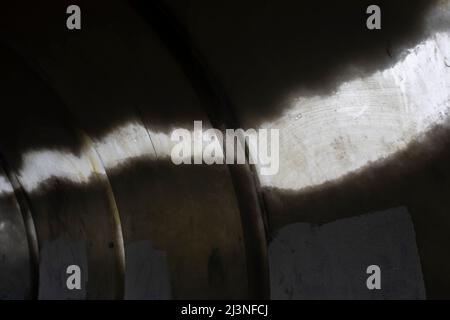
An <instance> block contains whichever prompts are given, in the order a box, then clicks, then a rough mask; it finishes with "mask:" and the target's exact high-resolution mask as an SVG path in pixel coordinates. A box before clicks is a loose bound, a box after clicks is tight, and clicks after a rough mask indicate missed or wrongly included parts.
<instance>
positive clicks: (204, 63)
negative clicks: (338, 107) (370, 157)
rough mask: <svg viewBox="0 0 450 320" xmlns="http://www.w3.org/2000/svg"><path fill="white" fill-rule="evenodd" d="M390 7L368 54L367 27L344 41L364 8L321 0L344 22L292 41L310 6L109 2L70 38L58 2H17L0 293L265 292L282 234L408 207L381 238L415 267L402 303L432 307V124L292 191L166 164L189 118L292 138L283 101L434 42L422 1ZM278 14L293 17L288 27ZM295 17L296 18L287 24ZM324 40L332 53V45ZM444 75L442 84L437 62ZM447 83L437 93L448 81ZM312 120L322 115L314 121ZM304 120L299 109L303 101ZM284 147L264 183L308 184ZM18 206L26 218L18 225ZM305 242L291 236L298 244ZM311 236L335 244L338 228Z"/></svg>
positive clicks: (10, 34)
mask: <svg viewBox="0 0 450 320" xmlns="http://www.w3.org/2000/svg"><path fill="white" fill-rule="evenodd" d="M394 3H395V4H393V5H389V4H388V3H386V4H385V6H386V7H387V10H386V11H387V17H388V19H387V21H388V24H387V26H388V27H387V28H386V29H387V30H386V31H384V33H381V34H379V35H375V36H373V38H371V39H370V40H372V41H371V42H370V43H371V44H370V45H369V46H368V48H365V47H364V48H363V46H362V44H363V43H366V41H367V39H365V38H364V37H365V36H367V34H366V33H364V32H362V33H359V31H357V32H353V31H352V32H350V33H349V30H353V28H354V27H355V26H356V23H358V24H359V20H358V22H355V19H356V18H355V17H357V16H359V15H357V13H358V12H359V11H355V10H359V9H360V8H363V7H364V5H365V4H366V3H365V2H364V1H361V3H360V4H359V5H358V6H357V7H355V8H356V9H354V8H353V7H343V8H335V7H334V6H333V5H331V6H330V7H329V8H328V9H329V10H328V11H326V12H325V16H326V17H329V15H332V17H335V15H334V13H335V12H336V10H338V12H342V14H343V15H345V14H346V15H348V17H350V19H349V21H350V22H348V25H347V24H345V25H344V26H343V27H342V29H341V30H340V31H339V29H336V28H332V27H333V25H334V24H336V23H338V21H339V19H338V18H337V17H338V16H339V15H336V17H335V18H333V19H331V16H330V17H329V18H330V19H329V20H330V21H329V22H328V24H325V25H324V26H319V25H316V24H314V26H315V28H316V29H317V30H318V34H319V37H317V38H315V36H313V35H309V33H305V32H304V31H306V32H309V31H307V30H308V28H307V25H306V24H307V23H311V20H310V19H306V17H305V16H304V14H305V12H306V13H308V12H309V13H311V12H313V13H314V12H316V11H317V7H316V5H313V4H309V3H307V2H299V3H297V4H294V2H289V1H287V2H286V3H282V4H277V3H275V2H270V1H269V2H267V3H266V4H264V5H263V4H260V3H259V2H258V3H256V2H255V3H251V2H248V3H247V4H241V3H236V2H226V3H225V2H223V3H221V4H220V5H214V6H212V5H211V4H207V3H206V2H203V1H185V2H170V1H169V2H166V1H162V2H160V3H159V4H150V5H149V4H145V3H143V2H139V1H131V2H126V1H113V2H108V5H107V7H108V11H107V13H105V9H104V8H105V5H106V4H101V3H97V2H96V3H90V2H86V1H81V2H80V6H81V7H82V9H83V12H86V14H83V28H82V30H80V31H79V32H78V31H77V32H68V31H67V29H65V28H63V27H60V25H62V26H64V19H65V16H64V15H61V14H60V13H61V12H65V8H66V7H67V5H68V4H69V3H68V2H67V3H66V2H65V1H62V2H61V3H59V4H57V5H55V4H52V5H50V4H39V5H37V4H30V6H31V7H32V8H33V10H28V11H27V12H22V11H20V6H19V5H16V4H8V5H7V6H6V9H5V10H4V11H3V13H4V17H2V29H1V39H2V40H1V45H2V49H1V56H2V61H7V62H8V63H5V66H4V68H3V69H2V70H4V72H3V74H2V89H1V90H2V99H3V103H2V104H4V105H5V110H4V114H3V115H2V117H1V119H0V121H1V129H0V130H1V138H0V153H1V156H2V160H3V161H4V162H5V163H6V164H7V166H8V169H6V170H7V171H8V172H9V173H8V172H7V173H5V174H3V173H1V175H0V197H1V199H0V201H1V206H2V208H3V209H2V210H1V211H0V213H1V215H2V224H0V226H3V227H2V228H5V229H4V230H7V232H5V233H2V236H5V237H7V239H5V240H4V241H2V245H3V247H2V250H3V251H2V252H6V255H4V256H5V257H6V256H8V257H7V259H6V258H4V260H3V262H2V264H1V265H0V266H1V268H2V270H5V272H8V273H9V272H10V270H12V269H14V268H16V267H15V266H19V267H18V268H17V270H16V271H15V272H14V275H15V276H14V277H12V278H11V279H8V280H6V279H3V278H2V281H0V283H1V284H2V290H1V291H2V292H6V294H4V295H2V297H3V298H41V299H54V298H78V299H99V298H102V299H121V298H126V299H167V298H268V297H270V296H272V297H273V298H276V297H277V295H274V288H276V289H277V290H278V289H280V288H279V287H276V286H275V285H274V283H273V279H276V277H277V275H279V274H277V273H274V272H276V270H277V268H278V267H279V265H275V266H274V265H273V264H272V263H273V259H274V257H277V254H279V253H280V251H276V250H275V251H274V249H273V248H275V247H276V245H279V243H280V241H285V238H284V237H286V233H283V232H284V231H283V230H285V229H283V227H285V226H287V225H291V224H293V223H313V224H317V223H319V224H322V223H329V222H332V221H334V220H339V219H342V218H345V217H352V216H359V215H362V214H365V213H367V212H373V211H378V210H387V209H389V208H393V207H397V206H406V208H407V211H408V212H409V214H410V215H409V214H408V215H407V216H406V218H405V220H402V219H403V218H404V215H403V213H401V214H400V215H399V218H398V220H395V219H394V218H392V219H394V220H393V221H394V222H395V223H398V224H399V228H404V227H405V226H406V227H405V229H404V230H406V231H404V233H403V234H405V235H406V236H405V237H404V238H400V239H398V238H392V239H391V240H392V241H398V243H400V244H406V246H407V248H408V250H407V252H409V253H408V254H407V255H406V256H405V257H406V258H404V259H403V260H401V262H402V263H405V261H406V263H407V264H408V265H409V264H413V265H414V266H416V265H418V266H419V267H418V268H412V269H414V270H413V271H411V272H412V274H414V275H415V276H416V275H417V277H418V280H417V283H418V284H417V285H415V284H414V285H415V287H414V288H415V290H416V289H417V288H419V289H417V290H418V291H415V292H416V293H417V294H415V295H413V297H415V298H423V297H424V289H423V290H422V289H421V285H420V284H421V283H422V281H425V285H426V290H427V296H428V297H446V296H448V288H449V285H448V284H449V282H448V281H449V279H448V277H447V276H446V274H445V272H444V270H445V266H446V265H447V263H448V259H447V258H445V257H443V255H445V254H444V252H445V250H446V248H447V245H448V244H449V243H450V241H449V240H448V239H447V238H448V237H447V236H446V234H447V232H446V230H447V226H448V223H447V221H448V219H447V218H446V216H445V213H446V212H447V208H448V206H447V204H446V201H444V199H445V198H446V194H447V191H448V183H447V181H448V179H447V177H448V173H447V172H448V171H447V167H446V165H445V163H446V159H448V158H447V153H446V151H445V150H446V149H445V147H446V146H448V143H447V142H448V135H447V131H446V129H445V127H444V128H437V129H435V131H436V132H434V131H433V132H431V133H430V134H431V135H432V137H434V136H435V137H438V142H439V143H435V144H431V146H429V144H424V143H422V144H421V143H420V141H419V142H418V144H417V146H416V145H415V144H414V143H415V142H414V141H413V142H412V146H410V147H409V148H406V149H405V150H406V151H402V152H398V153H396V154H395V155H394V156H393V157H392V159H390V158H389V159H387V161H384V162H381V163H379V164H376V165H373V166H368V168H364V169H363V170H360V171H356V172H350V174H348V175H346V176H344V177H343V178H342V179H337V180H335V181H327V182H326V183H324V184H323V185H319V186H313V187H312V188H305V189H298V190H296V189H295V188H294V189H293V190H284V189H283V188H276V186H277V184H276V183H275V187H274V185H271V184H270V183H269V184H267V183H265V180H264V179H263V177H261V176H258V175H257V172H258V171H257V169H258V168H255V167H252V166H248V165H245V166H204V165H202V166H174V165H173V164H172V163H171V162H170V149H171V143H172V142H171V141H170V139H169V136H170V133H171V131H172V130H173V129H174V128H177V127H186V128H191V127H192V124H193V121H194V120H202V121H203V124H204V126H206V127H210V126H212V127H216V128H220V129H224V128H228V127H231V128H234V127H241V126H242V127H244V128H247V127H256V128H258V127H263V126H264V123H267V122H268V121H269V122H270V121H275V124H276V126H277V127H280V129H281V130H282V132H283V130H284V132H285V134H286V135H287V136H289V135H292V136H295V134H296V133H298V132H297V131H298V129H295V125H296V123H297V122H298V119H295V118H289V117H288V120H287V121H286V122H284V123H283V122H280V120H279V119H280V118H281V115H283V113H284V112H286V111H287V112H288V114H289V112H290V111H289V110H290V108H289V106H290V104H289V103H286V102H285V100H284V98H283V97H289V98H290V97H292V96H293V95H299V96H301V97H310V96H319V97H320V96H321V95H323V96H326V95H330V94H332V93H333V90H335V89H336V88H339V86H340V84H341V83H346V82H348V81H351V80H352V79H354V78H358V77H364V76H370V75H371V74H373V73H375V72H376V71H377V70H384V69H386V68H389V67H391V66H392V65H395V63H397V62H398V61H400V60H401V58H402V53H403V52H404V51H405V50H406V49H408V48H411V47H414V46H415V45H416V44H417V43H420V42H421V41H423V40H425V39H426V38H427V36H428V35H429V34H433V32H443V31H442V30H444V31H445V30H446V29H445V28H444V27H443V26H442V24H439V23H438V24H437V25H433V26H428V25H426V24H425V26H424V24H423V23H422V22H423V21H424V18H423V17H424V16H425V13H426V12H428V10H429V9H430V7H432V6H433V5H434V4H431V2H430V4H425V2H423V1H417V3H414V4H412V5H411V6H406V5H405V6H403V7H402V5H404V3H402V1H398V2H394ZM439 5H442V4H439ZM405 8H406V9H405ZM443 8H444V7H443ZM334 9H336V10H334ZM346 10H349V12H347V13H344V12H345V11H346ZM19 11H20V12H21V14H20V16H22V17H23V19H22V20H21V19H17V16H18V12H19ZM287 12H291V13H294V12H300V13H301V15H300V17H297V18H296V19H292V20H289V19H287V18H286V16H285V14H286V13H287ZM332 12H334V13H333V14H332ZM87 13H88V14H87ZM394 16H395V17H396V19H395V21H396V22H395V23H394V24H389V21H390V22H391V23H392V21H393V17H394ZM42 17H46V19H45V20H44V21H43V20H42ZM269 17H272V18H273V19H272V20H271V19H268V18H269ZM302 17H303V18H302ZM335 19H337V20H335ZM405 19H410V20H409V25H408V28H406V29H405V28H404V26H403V24H402V22H404V21H405ZM280 20H281V21H282V23H280ZM298 21H303V22H301V23H300V26H298V25H297V26H295V25H296V23H298ZM322 21H323V20H322ZM294 22H295V23H294ZM444 22H445V20H444ZM330 28H331V29H332V30H333V31H332V32H331V35H330V34H327V32H330V31H329V30H330ZM360 29H361V28H360V27H358V28H355V30H360ZM299 30H304V31H303V32H299ZM319 31H320V32H319ZM322 35H323V36H325V37H326V38H325V39H324V38H322ZM330 36H332V37H333V38H336V39H341V42H342V43H341V44H338V43H335V41H328V42H327V41H326V39H330ZM324 43H326V45H325V44H324ZM353 43H354V44H353ZM351 44H353V45H351ZM387 44H389V46H387ZM386 46H387V47H388V49H386ZM305 48H308V49H306V50H305ZM386 50H387V51H386ZM312 55H316V56H317V57H313V56H312ZM323 61H327V62H326V63H325V62H323ZM368 61H370V62H368ZM312 62H313V63H312ZM322 62H323V63H322ZM354 66H358V68H356V71H355V68H354ZM439 68H440V69H439V70H440V71H442V72H443V74H444V75H448V71H446V70H448V69H446V67H445V64H444V65H440V67H439ZM335 75H338V76H335ZM445 79H448V78H444V79H443V81H447V80H445ZM443 88H444V89H443V90H444V91H445V90H447V93H448V82H444V84H443ZM351 90H353V89H350V91H351ZM392 90H397V89H396V88H395V86H394V89H392ZM294 93H295V94H294ZM382 94H385V91H382ZM368 95H372V92H370V93H368ZM288 100H289V99H288ZM289 101H290V100H289ZM395 103H397V102H395ZM444 103H447V105H448V101H447V102H444ZM318 108H320V103H319V104H318V106H316V107H314V108H312V111H311V113H314V112H315V111H316V110H317V109H318ZM299 110H301V111H300V112H304V111H303V110H305V107H304V105H302V104H301V103H300V104H299ZM318 119H319V120H317V121H321V119H322V118H318ZM313 120H314V119H312V120H311V121H313ZM277 121H278V122H277ZM297 124H298V123H297ZM368 125H369V126H370V123H369V124H368ZM297 128H298V127H297ZM296 130H297V131H296ZM356 134H359V133H356ZM317 136H318V137H323V136H324V135H323V134H320V135H317ZM303 138H305V137H303ZM283 143H284V145H285V148H287V150H288V151H290V152H291V153H289V152H286V153H284V154H282V155H281V157H282V158H281V164H280V165H281V167H282V170H281V174H279V175H278V176H276V177H275V178H274V180H275V181H281V183H282V182H283V181H284V179H289V178H290V177H289V175H291V174H292V173H296V175H295V174H294V175H293V176H296V177H301V175H302V174H305V175H308V174H310V172H311V171H310V170H307V169H305V167H304V166H303V165H302V164H300V165H299V163H300V162H298V161H297V162H296V159H297V157H298V154H296V152H297V153H298V152H300V151H298V148H297V149H296V147H298V145H296V143H297V142H296V141H293V140H290V139H287V140H285V141H284V142H283ZM304 143H306V142H304ZM343 143H344V144H345V141H344V142H343ZM305 148H310V147H309V146H308V145H306V146H305ZM345 152H346V155H347V156H348V155H351V154H352V152H351V150H350V151H349V150H346V151H345ZM283 156H284V157H285V158H284V159H283ZM355 156H357V154H356V153H355ZM316 161H317V159H316ZM312 162H314V161H312ZM283 172H284V173H283ZM286 172H287V173H288V174H287V175H286V176H282V175H283V174H285V173H286ZM304 172H305V173H304ZM8 175H9V176H8ZM12 177H13V178H12ZM11 179H15V181H16V182H15V183H13V182H11ZM277 179H278V180H277ZM298 181H301V178H297V182H298ZM424 190H426V192H425V191H424ZM11 191H12V192H11ZM416 194H421V195H422V197H423V199H425V200H418V199H417V197H416ZM19 198H20V199H19ZM28 210H29V212H31V216H32V220H33V221H32V224H30V223H29V221H28V223H27V224H24V221H26V222H27V220H26V219H27V214H24V211H28ZM394 211H395V210H394ZM393 216H395V215H393ZM23 217H25V220H24V218H23ZM383 217H384V215H383ZM380 219H381V218H380ZM383 219H384V218H383ZM411 219H412V221H413V222H414V227H413V228H412V229H411V228H410V227H411V225H410V220H411ZM368 221H369V220H368ZM373 221H375V222H376V221H377V220H376V219H375V220H373ZM378 222H379V221H378ZM394 222H393V223H394ZM352 223H353V222H352ZM335 228H341V227H339V226H338V227H335ZM349 228H350V229H349V230H351V227H349ZM430 228H433V230H435V232H430V231H429V230H430ZM343 229H345V228H343ZM414 229H415V231H416V233H417V238H415V237H416V235H415V234H414ZM286 230H287V229H286ZM302 230H303V231H302ZM308 230H309V229H308V227H305V226H304V225H303V226H299V229H298V230H297V231H296V232H297V233H298V234H306V235H307V234H308V232H309V231H308ZM321 230H328V231H321V232H323V233H324V234H326V233H327V232H328V234H330V233H331V234H333V232H331V231H329V230H333V226H328V227H325V228H324V229H321ZM380 230H381V231H380V232H383V230H384V229H380ZM411 230H412V231H411ZM291 232H292V231H291ZM393 232H394V233H395V231H393ZM294 233H295V232H294ZM287 234H288V235H289V232H288V233H287ZM34 235H35V237H36V240H35V241H34V240H33V237H34ZM333 237H337V238H339V235H336V234H334V235H333ZM318 238H320V237H318ZM352 239H353V238H352ZM374 239H375V238H374ZM297 240H298V239H297ZM297 240H295V241H297ZM295 241H294V242H295ZM308 241H312V240H310V239H309V240H308ZM314 241H317V240H314ZM352 241H354V239H353V240H352ZM373 241H375V242H376V241H377V240H376V239H375V240H373ZM415 241H417V246H418V251H417V250H416V243H415ZM375 242H374V243H375ZM269 243H270V245H269ZM273 243H275V247H274V245H273ZM288 243H289V241H288ZM367 243H368V244H369V246H370V245H372V244H371V242H370V241H368V242H367ZM36 245H38V249H36V248H33V246H36ZM289 245H291V244H289ZM325 247H326V246H325ZM14 248H17V250H16V249H14ZM436 248H438V253H435V252H433V250H435V249H436ZM297 249H298V248H297ZM267 251H269V252H267ZM369 251H370V250H369ZM393 251H394V250H393ZM274 252H275V253H274ZM305 252H308V251H305ZM314 252H316V251H314ZM319 252H320V250H319ZM269 254H270V255H272V256H270V255H269ZM374 254H375V255H376V254H378V251H376V250H375V251H374ZM392 254H393V256H390V255H389V254H386V256H385V258H386V259H387V260H388V262H393V263H394V262H396V261H397V260H395V259H394V258H392V257H394V256H395V255H396V254H397V253H395V252H394V253H392ZM37 255H38V256H39V261H38V262H37V261H36V260H37V259H36V257H35V256H37ZM306 256H307V254H306ZM418 256H420V259H421V260H420V261H418V260H417V259H416V258H417V257H418ZM317 257H318V259H321V258H320V254H317ZM391 258H392V259H393V260H389V259H391ZM286 259H287V260H289V259H291V258H286ZM292 259H294V260H292V261H298V260H296V259H298V258H296V256H294V258H292ZM405 259H406V260H405ZM281 260H282V259H280V261H281ZM287 260H286V261H287ZM289 261H290V260H289ZM292 261H291V263H294V262H292ZM330 261H331V262H328V263H329V264H331V265H332V264H333V262H332V260H330ZM37 263H38V265H37ZM72 263H75V264H78V265H80V266H81V267H82V271H83V274H85V275H86V276H85V277H84V278H83V288H84V289H83V290H81V291H76V292H68V291H67V290H66V289H65V278H66V273H65V268H64V266H66V265H68V264H72ZM269 263H271V270H270V272H271V273H270V274H269ZM394 264H395V263H394ZM420 265H421V266H422V268H421V267H420ZM299 268H300V269H301V268H302V266H301V265H299ZM342 268H349V267H348V266H345V265H344V266H341V269H342ZM394 268H395V265H394ZM302 270H303V269H302ZM422 270H423V272H424V279H423V280H422V279H421V277H420V275H421V272H422ZM2 274H5V273H3V272H2ZM305 274H307V273H305ZM408 274H409V275H410V274H411V273H408ZM343 278H345V276H343ZM419 278H420V279H419ZM271 281H272V293H270V292H269V283H270V282H271ZM3 284H4V285H3ZM84 284H85V285H84ZM303 285H304V284H302V283H300V284H299V287H300V289H298V290H300V294H299V295H298V294H297V295H288V296H287V297H291V298H295V297H297V298H299V297H308V294H307V293H308V292H311V291H308V290H307V289H305V290H306V293H305V292H302V288H303V287H302V286H303ZM296 290H297V289H296ZM315 292H316V293H317V291H315ZM338 292H339V291H338ZM317 294H318V296H317V297H321V295H320V292H318V293H317ZM278 296H280V295H278ZM281 296H283V294H281ZM309 296H314V295H309ZM338 297H339V296H338ZM349 297H352V296H349ZM353 297H355V296H353ZM356 297H358V295H356ZM390 297H394V298H395V297H396V296H395V294H394V295H393V296H390Z"/></svg>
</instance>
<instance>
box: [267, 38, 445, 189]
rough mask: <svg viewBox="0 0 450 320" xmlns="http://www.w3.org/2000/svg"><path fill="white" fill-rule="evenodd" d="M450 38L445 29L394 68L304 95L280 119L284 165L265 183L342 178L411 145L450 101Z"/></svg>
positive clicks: (296, 184)
mask: <svg viewBox="0 0 450 320" xmlns="http://www.w3.org/2000/svg"><path fill="white" fill-rule="evenodd" d="M449 54H450V38H449V34H444V33H439V34H436V35H435V36H433V37H432V38H429V39H428V40H426V41H424V42H423V43H421V44H419V45H418V46H416V47H415V48H414V49H412V50H410V51H408V52H407V55H406V56H405V57H404V59H402V60H401V61H400V62H398V63H397V64H396V65H394V66H393V67H391V68H389V69H387V70H384V71H383V72H376V73H374V74H373V75H371V76H369V77H366V78H363V79H357V80H353V81H350V82H347V83H344V84H342V85H341V86H340V87H339V88H338V90H337V92H335V93H334V94H332V95H330V96H316V97H308V98H302V97H300V98H298V99H297V100H296V101H294V102H293V104H292V107H291V108H290V110H288V111H287V112H286V113H285V114H284V115H283V116H282V117H280V118H279V119H278V120H276V121H274V122H271V123H266V124H264V125H263V126H262V127H265V128H279V129H280V171H279V173H278V174H277V175H274V176H265V177H264V176H261V177H260V179H261V183H262V185H263V186H273V187H278V188H284V189H301V188H305V187H308V186H313V185H319V184H322V183H324V182H326V181H330V180H334V179H337V178H339V177H341V176H343V175H345V174H347V173H349V172H352V171H355V170H357V169H359V168H361V167H363V166H365V165H366V164H368V163H369V162H371V161H375V160H379V159H381V158H384V157H386V156H389V155H391V154H393V153H395V152H397V151H399V150H402V149H404V148H405V147H406V146H407V144H408V143H409V142H411V141H413V140H414V139H415V138H417V137H418V135H420V134H422V133H424V132H426V131H427V130H428V129H430V127H431V126H433V125H435V124H439V123H445V121H446V120H447V119H448V115H449V108H450V94H449V93H450V68H449V65H447V64H446V63H448V62H449V61H450V57H449Z"/></svg>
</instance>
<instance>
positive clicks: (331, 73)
mask: <svg viewBox="0 0 450 320" xmlns="http://www.w3.org/2000/svg"><path fill="white" fill-rule="evenodd" d="M137 2H139V1H137ZM164 2H165V3H166V5H167V6H168V7H169V8H171V9H172V10H173V12H174V14H175V15H176V17H177V18H178V20H179V21H181V24H182V25H183V26H184V27H185V28H186V29H187V30H188V33H187V37H189V39H190V41H191V43H193V44H194V45H195V46H196V47H197V48H198V51H199V53H200V55H201V56H202V57H203V58H204V61H205V62H206V63H207V64H208V65H209V67H210V68H211V70H212V71H213V72H214V73H215V74H216V76H217V77H218V78H219V79H220V81H221V83H222V85H223V87H224V88H225V91H226V93H227V94H228V95H229V97H230V99H231V101H232V103H233V104H234V107H235V109H236V110H235V112H236V113H237V114H238V116H239V118H240V120H241V125H244V126H246V127H255V126H256V127H257V126H258V124H260V123H261V122H264V121H269V120H273V119H274V118H277V117H278V116H279V115H280V114H281V113H282V112H283V110H284V108H285V107H288V106H289V105H290V103H291V102H292V101H291V100H292V98H297V97H299V96H303V97H305V96H313V95H328V94H330V93H331V92H333V91H334V90H335V89H337V87H338V86H339V85H340V84H341V83H342V82H345V81H349V80H351V79H353V78H356V77H362V76H366V75H370V74H372V73H374V72H375V71H378V70H384V69H386V68H387V67H389V66H391V65H393V64H394V63H395V62H397V61H398V60H399V58H401V56H402V53H403V52H404V51H405V50H406V49H409V48H412V47H414V46H415V45H416V44H417V43H419V42H420V41H421V40H423V39H425V38H426V37H427V36H429V35H430V31H433V33H434V32H436V31H437V30H440V29H444V28H448V27H449V23H448V19H447V20H445V17H444V18H442V17H441V18H440V19H439V18H438V17H427V15H428V13H429V11H430V9H431V8H434V9H435V10H434V12H439V11H440V10H444V8H445V1H444V2H439V1H429V0H418V1H407V0H394V1H393V0H381V1H376V4H377V5H379V6H380V7H381V11H382V29H381V30H375V31H370V30H368V29H367V28H366V19H367V17H368V15H367V14H366V8H367V7H368V6H369V5H371V4H373V3H374V2H373V1H369V0H353V1H333V0H329V1H275V0H268V1H257V0H253V1H245V2H242V1H214V3H213V2H211V1H206V0H197V1H196V0H193V1H189V0H186V1H181V2H178V1H177V2H175V1H170V0H167V1H164ZM441 7H442V9H441ZM426 18H427V19H429V21H427V23H425V20H426ZM430 21H431V22H430ZM430 29H433V30H430ZM445 30H446V29H445Z"/></svg>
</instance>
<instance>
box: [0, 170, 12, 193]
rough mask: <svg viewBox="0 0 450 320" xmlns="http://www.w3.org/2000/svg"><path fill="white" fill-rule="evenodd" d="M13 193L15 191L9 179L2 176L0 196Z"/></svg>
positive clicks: (0, 177)
mask: <svg viewBox="0 0 450 320" xmlns="http://www.w3.org/2000/svg"><path fill="white" fill-rule="evenodd" d="M13 191H14V190H13V188H12V186H11V184H10V183H9V181H8V179H7V178H6V177H5V176H3V175H2V174H0V196H1V195H4V194H10V193H12V192H13Z"/></svg>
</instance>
